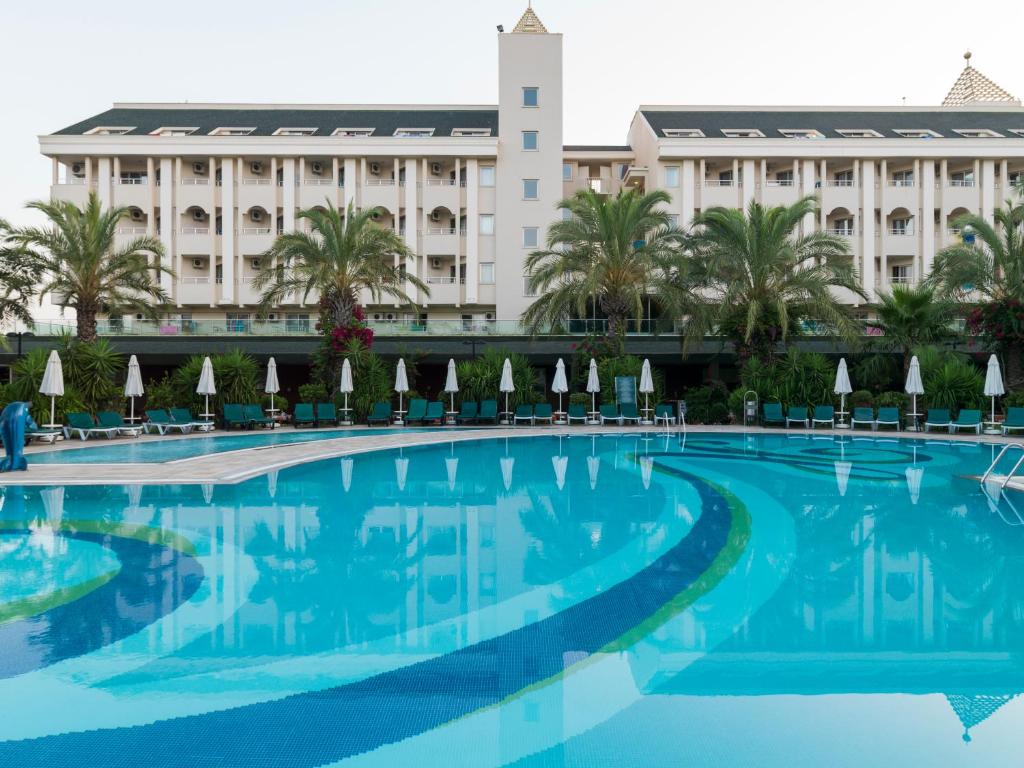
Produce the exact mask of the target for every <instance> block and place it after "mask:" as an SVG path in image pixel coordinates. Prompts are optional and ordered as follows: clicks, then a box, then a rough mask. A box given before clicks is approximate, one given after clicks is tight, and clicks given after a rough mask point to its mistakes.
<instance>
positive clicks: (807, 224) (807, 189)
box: [800, 160, 821, 235]
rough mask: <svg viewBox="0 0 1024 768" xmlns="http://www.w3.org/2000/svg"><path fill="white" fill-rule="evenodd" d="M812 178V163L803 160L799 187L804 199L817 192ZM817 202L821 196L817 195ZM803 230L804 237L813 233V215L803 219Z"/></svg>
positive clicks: (810, 214) (811, 161)
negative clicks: (800, 185)
mask: <svg viewBox="0 0 1024 768" xmlns="http://www.w3.org/2000/svg"><path fill="white" fill-rule="evenodd" d="M814 177H815V173H814V161H813V160H804V172H803V174H802V177H801V178H802V185H803V186H802V187H801V191H800V192H801V194H802V195H803V196H805V197H806V196H807V195H813V194H815V193H816V192H817V189H816V188H815V186H814ZM818 201H819V202H820V201H821V196H820V195H818ZM803 229H804V234H805V235H809V234H811V232H813V231H814V214H813V213H809V214H807V215H806V216H805V217H804V221H803Z"/></svg>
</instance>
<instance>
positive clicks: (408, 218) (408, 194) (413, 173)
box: [395, 160, 420, 302]
mask: <svg viewBox="0 0 1024 768" xmlns="http://www.w3.org/2000/svg"><path fill="white" fill-rule="evenodd" d="M398 170H399V169H398V160H395V178H396V181H395V192H396V194H397V193H398V190H399V187H398V182H397V178H398ZM417 171H418V167H417V163H416V161H415V160H407V161H406V163H405V246H406V248H408V249H409V250H410V251H411V255H410V256H409V257H408V258H407V259H406V261H405V274H406V275H408V276H419V273H418V271H417V269H416V262H417V256H416V250H417V249H416V239H417V238H416V234H417V230H418V229H419V222H418V221H417V214H418V211H419V207H420V206H419V200H418V199H417V198H418V196H417V192H418V189H417V185H416V179H417V176H418V173H417ZM395 211H396V212H397V211H399V208H398V206H397V205H396V206H395ZM405 292H406V293H407V294H409V298H411V299H412V300H413V301H414V302H416V301H419V298H420V297H419V295H418V294H419V291H417V290H416V287H415V286H414V285H413V284H412V283H411V282H409V281H406V284H405Z"/></svg>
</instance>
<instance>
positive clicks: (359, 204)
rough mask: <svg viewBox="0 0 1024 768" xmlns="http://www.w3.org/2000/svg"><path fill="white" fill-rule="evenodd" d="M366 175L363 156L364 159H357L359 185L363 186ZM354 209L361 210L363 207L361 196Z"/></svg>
mask: <svg viewBox="0 0 1024 768" xmlns="http://www.w3.org/2000/svg"><path fill="white" fill-rule="evenodd" d="M366 174H367V171H366V157H365V156H364V157H361V158H359V183H360V184H365V183H366ZM356 207H357V208H359V209H362V207H363V196H362V195H360V196H359V198H358V202H357V203H356Z"/></svg>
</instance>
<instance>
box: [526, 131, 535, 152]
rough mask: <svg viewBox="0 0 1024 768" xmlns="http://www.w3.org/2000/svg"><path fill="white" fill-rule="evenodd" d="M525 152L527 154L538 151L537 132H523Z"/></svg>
mask: <svg viewBox="0 0 1024 768" xmlns="http://www.w3.org/2000/svg"><path fill="white" fill-rule="evenodd" d="M523 150H524V151H526V152H536V151H537V132H536V131H523Z"/></svg>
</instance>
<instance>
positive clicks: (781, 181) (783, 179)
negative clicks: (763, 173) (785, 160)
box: [769, 169, 793, 187]
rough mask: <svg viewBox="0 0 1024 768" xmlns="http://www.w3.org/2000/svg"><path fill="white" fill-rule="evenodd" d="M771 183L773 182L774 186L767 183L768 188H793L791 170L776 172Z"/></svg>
mask: <svg viewBox="0 0 1024 768" xmlns="http://www.w3.org/2000/svg"><path fill="white" fill-rule="evenodd" d="M772 181H774V182H775V184H774V185H772V184H771V183H770V182H769V186H776V187H792V186H793V171H792V169H790V170H786V171H778V172H776V174H775V178H774V179H772Z"/></svg>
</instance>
